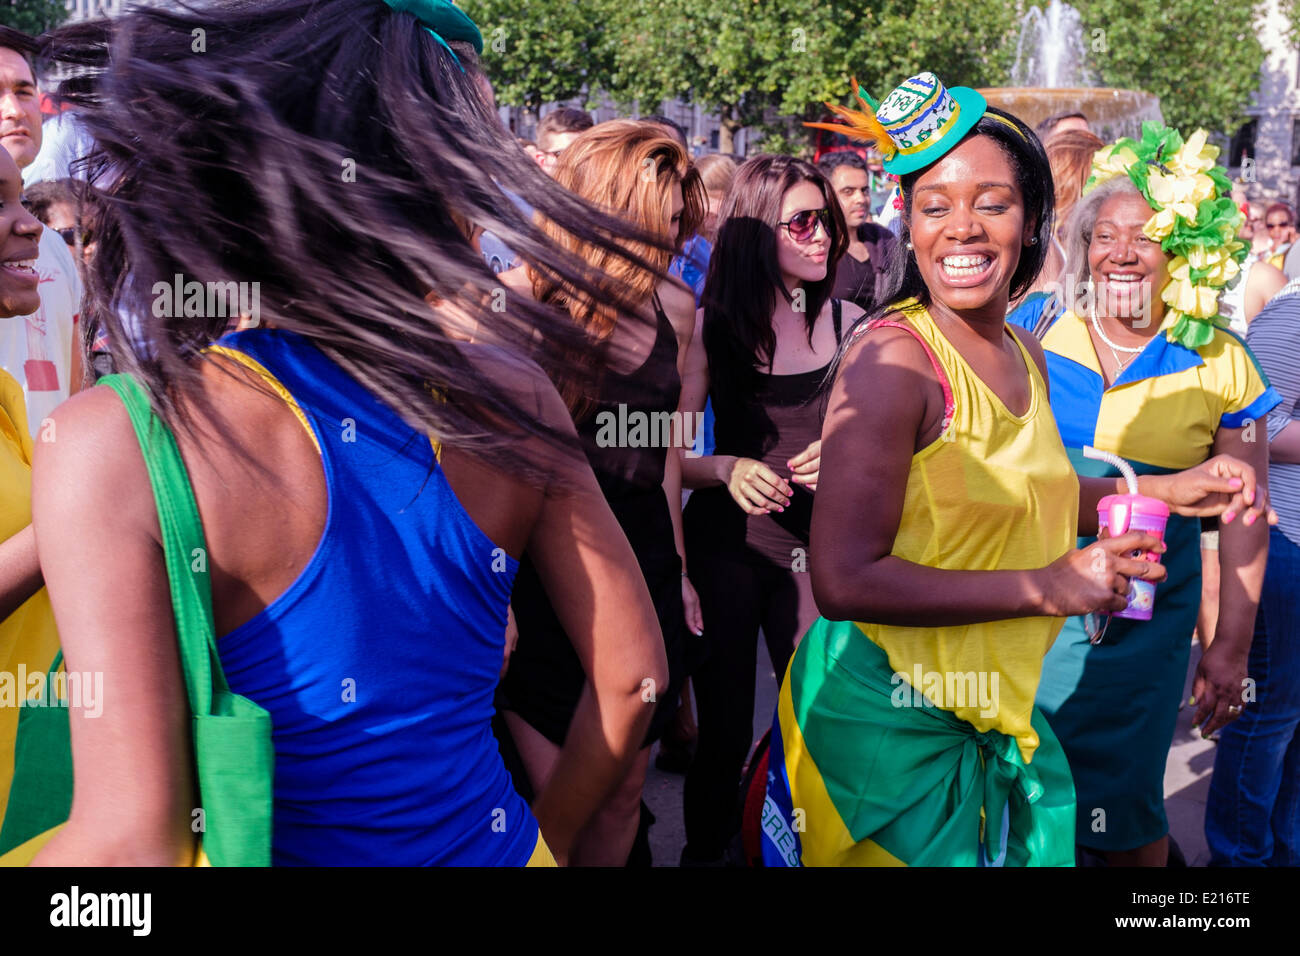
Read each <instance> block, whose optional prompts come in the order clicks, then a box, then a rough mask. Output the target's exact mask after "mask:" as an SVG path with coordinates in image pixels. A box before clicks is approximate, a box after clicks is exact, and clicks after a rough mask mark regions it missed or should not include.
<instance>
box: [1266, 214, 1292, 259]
mask: <svg viewBox="0 0 1300 956" xmlns="http://www.w3.org/2000/svg"><path fill="white" fill-rule="evenodd" d="M1264 228H1265V229H1267V230H1268V238H1269V241H1270V242H1272V243H1273V249H1274V251H1277V250H1280V249H1281V248H1282V247H1283V246H1285V245H1288V244H1289V243H1290V242H1291V241H1292V240H1293V239H1294V238H1295V222H1294V221H1293V219H1292V217H1291V216H1290V215H1288V214H1287V213H1286V212H1285V211H1283V210H1278V211H1277V212H1273V213H1270V214H1269V215H1268V216H1267V217H1266V218H1265V220H1264Z"/></svg>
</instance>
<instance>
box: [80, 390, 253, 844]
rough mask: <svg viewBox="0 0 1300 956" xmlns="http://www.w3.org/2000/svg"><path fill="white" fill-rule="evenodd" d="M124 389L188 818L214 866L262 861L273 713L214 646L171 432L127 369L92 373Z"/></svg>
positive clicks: (201, 543)
mask: <svg viewBox="0 0 1300 956" xmlns="http://www.w3.org/2000/svg"><path fill="white" fill-rule="evenodd" d="M99 384H100V385H107V386H109V387H110V388H112V389H113V390H114V391H115V392H117V394H118V395H119V396H120V397H121V399H122V403H123V404H124V405H125V406H126V410H127V414H128V415H129V416H130V418H131V424H132V426H133V427H134V428H135V434H136V438H137V439H138V440H139V442H140V451H141V452H142V453H143V455H144V462H145V465H146V467H147V468H148V470H149V482H150V484H151V485H152V487H153V494H154V500H155V502H156V503H157V506H158V525H159V528H160V529H161V532H162V542H163V553H164V556H165V558H166V562H167V577H168V579H169V581H170V584H171V595H172V610H173V612H174V613H175V617H176V636H177V640H178V646H179V650H180V659H181V666H182V668H183V670H184V672H185V689H186V693H187V695H188V697H189V702H190V712H191V714H192V715H193V736H194V761H195V767H196V769H197V771H198V779H199V798H200V801H201V803H202V806H200V807H196V808H194V812H193V814H192V825H193V828H194V830H195V832H198V833H201V834H202V844H203V851H204V853H205V854H206V856H207V858H208V859H209V860H210V861H211V862H212V863H213V864H214V865H216V866H269V865H270V862H271V804H272V782H273V768H274V750H273V747H272V742H271V717H270V714H268V713H267V712H266V711H265V710H264V709H263V708H261V707H260V706H258V705H257V704H255V703H253V702H252V701H251V700H249V699H248V698H246V697H241V696H239V695H238V694H233V693H231V691H230V687H229V686H228V685H227V683H226V675H225V672H224V671H223V670H222V668H221V658H220V657H219V656H218V654H217V641H216V632H215V629H214V626H213V617H212V585H211V576H210V574H209V572H208V552H207V543H206V540H205V539H204V536H203V523H202V521H201V520H200V518H199V509H198V505H197V503H196V502H195V500H194V490H193V488H192V487H191V486H190V479H189V474H188V472H187V471H186V470H185V462H184V460H183V459H182V458H181V454H180V449H179V448H177V446H176V438H175V436H174V435H173V434H172V432H171V429H169V428H168V427H167V425H166V423H165V422H164V421H163V420H162V419H160V418H159V417H158V416H157V415H156V414H155V413H154V411H153V408H152V406H151V405H150V402H149V397H148V395H147V394H146V393H145V391H144V390H143V389H142V388H141V387H140V385H139V384H138V383H137V382H136V381H135V379H133V378H131V377H130V376H128V375H107V376H104V377H103V378H101V379H100V380H99Z"/></svg>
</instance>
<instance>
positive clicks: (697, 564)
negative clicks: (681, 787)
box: [684, 554, 817, 861]
mask: <svg viewBox="0 0 1300 956" xmlns="http://www.w3.org/2000/svg"><path fill="white" fill-rule="evenodd" d="M689 561H690V564H689V567H690V569H691V584H693V585H694V586H695V590H696V592H697V593H698V594H699V596H700V609H701V611H702V613H703V615H704V642H705V653H706V657H705V659H704V662H703V663H702V664H700V665H699V666H698V667H696V668H695V670H694V671H693V672H692V675H691V683H692V684H693V685H694V689H695V703H696V708H697V710H698V716H697V722H698V724H699V731H700V736H699V742H698V743H697V745H696V750H695V759H694V761H693V762H692V763H691V769H690V772H689V773H688V774H687V775H686V788H685V793H684V801H685V808H684V809H685V817H686V852H685V856H686V857H687V858H689V859H691V860H697V861H706V860H714V859H717V858H718V857H720V856H722V855H723V853H724V852H725V851H726V848H727V845H728V844H729V843H730V841H731V839H732V837H733V836H734V835H735V834H736V832H737V831H738V829H739V826H740V821H739V818H738V815H737V791H738V787H739V785H740V775H741V771H742V770H743V769H744V765H745V757H746V756H747V755H748V754H749V748H750V746H751V744H752V743H753V740H754V672H755V670H756V668H757V666H758V633H759V629H760V628H761V629H762V632H763V636H764V637H765V638H766V640H767V651H768V654H769V656H770V657H771V660H772V669H773V670H774V671H775V672H776V677H777V680H778V681H780V680H781V679H783V678H784V676H785V669H786V667H787V666H788V665H789V663H790V656H791V654H793V652H794V645H795V642H796V641H797V640H798V639H799V638H800V637H802V636H803V633H804V631H806V630H807V629H808V628H809V627H810V626H811V625H812V623H813V621H815V620H816V619H817V608H816V606H815V605H814V604H813V597H812V584H811V582H810V580H809V576H808V572H807V571H792V570H790V569H789V568H782V567H773V566H764V565H755V564H747V563H744V562H742V561H733V560H728V559H725V558H718V557H715V556H713V555H704V554H701V555H698V556H696V555H691V556H690V558H689Z"/></svg>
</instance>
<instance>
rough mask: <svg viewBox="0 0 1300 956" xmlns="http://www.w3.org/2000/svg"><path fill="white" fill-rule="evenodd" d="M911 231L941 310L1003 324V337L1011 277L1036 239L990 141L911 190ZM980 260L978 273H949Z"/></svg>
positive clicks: (966, 148) (970, 147) (960, 152)
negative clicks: (955, 262) (953, 263)
mask: <svg viewBox="0 0 1300 956" xmlns="http://www.w3.org/2000/svg"><path fill="white" fill-rule="evenodd" d="M909 227H910V232H911V241H912V246H913V250H914V255H915V256H916V263H917V267H918V268H919V269H920V271H921V277H922V278H923V279H924V280H925V284H926V286H927V287H928V288H929V290H930V293H931V295H932V296H933V298H934V304H935V306H937V307H938V309H939V311H941V312H943V313H946V314H949V315H953V316H957V315H960V316H961V317H962V318H963V319H964V320H965V321H967V322H980V323H985V324H993V325H996V326H997V327H998V328H997V332H998V334H999V335H1000V334H1001V325H1002V319H1003V317H1004V316H1005V315H1006V311H1007V298H1008V287H1009V285H1010V282H1011V276H1012V275H1014V274H1015V271H1016V267H1017V266H1018V265H1019V264H1020V255H1021V251H1022V250H1023V248H1024V247H1025V245H1026V244H1027V243H1028V242H1029V240H1030V239H1031V238H1032V237H1033V234H1034V224H1033V223H1031V222H1027V221H1026V219H1025V209H1024V201H1023V199H1022V197H1021V195H1020V188H1019V187H1018V186H1017V185H1016V178H1015V171H1014V169H1013V168H1012V166H1011V161H1010V160H1009V159H1008V158H1007V156H1006V154H1005V153H1003V152H1002V149H1001V148H1000V147H999V146H998V145H997V143H995V142H994V141H993V140H991V139H989V138H988V137H986V136H977V137H975V138H973V139H968V140H967V141H966V142H964V143H962V144H961V145H960V146H958V147H957V148H956V149H954V150H953V151H952V152H951V153H949V154H948V155H947V156H945V157H944V158H943V160H942V161H941V162H939V163H936V164H935V165H934V166H933V167H931V168H930V169H929V170H927V171H926V172H925V173H924V174H923V175H922V176H921V177H920V179H918V180H917V182H916V186H915V188H914V189H913V191H912V207H911V210H910V217H909ZM953 256H967V257H972V256H973V257H978V258H980V259H981V260H982V262H981V263H980V265H979V267H978V270H977V271H974V272H969V274H962V273H955V272H954V271H953V269H951V268H945V267H944V260H945V258H948V257H953Z"/></svg>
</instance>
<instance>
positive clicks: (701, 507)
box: [685, 299, 841, 569]
mask: <svg viewBox="0 0 1300 956" xmlns="http://www.w3.org/2000/svg"><path fill="white" fill-rule="evenodd" d="M831 320H832V322H833V323H834V326H835V341H836V343H837V344H838V342H839V341H840V336H841V321H840V320H841V303H840V301H839V300H838V299H832V300H831ZM829 371H830V363H829V362H828V363H827V364H826V365H824V366H822V367H821V368H818V369H813V370H811V371H808V372H798V373H796V374H794V375H770V374H766V373H757V374H756V376H755V386H754V387H753V388H752V389H746V390H745V393H744V394H720V393H718V392H717V391H714V390H711V391H710V392H709V398H710V399H711V400H712V402H713V414H714V426H713V428H714V438H715V440H716V445H715V448H714V452H713V453H714V454H715V455H735V456H737V457H740V458H753V459H755V460H757V461H761V462H763V464H765V465H767V466H768V467H769V468H771V469H772V470H773V471H774V472H776V473H777V474H778V475H780V476H781V477H782V478H785V479H786V480H787V481H789V479H790V467H789V465H787V464H786V462H787V461H789V460H790V459H791V458H793V457H794V456H795V455H797V454H799V453H800V452H801V451H803V450H804V449H805V448H807V447H808V446H809V445H810V444H812V443H813V442H814V441H816V440H817V439H818V438H820V437H821V433H822V419H823V418H824V416H825V403H824V400H823V399H824V396H823V393H822V387H823V384H824V382H825V379H826V375H827V373H828V372H829ZM790 486H791V488H792V489H793V493H792V494H791V496H790V505H789V506H788V507H787V508H786V509H785V511H783V512H776V513H773V514H770V515H747V514H746V513H745V512H744V511H742V510H741V508H740V506H739V505H737V504H736V502H735V500H734V499H732V497H731V492H730V491H728V490H727V488H726V487H725V486H721V485H714V486H712V487H709V488H702V489H700V490H699V491H694V492H692V493H691V497H690V500H689V501H687V503H686V512H685V521H686V524H685V532H686V548H687V554H688V557H687V562H688V565H689V564H691V563H693V562H694V558H691V557H690V554H691V553H699V554H715V555H723V556H726V557H730V558H732V559H734V560H742V561H746V562H750V563H758V564H765V565H778V566H781V567H784V568H787V569H790V568H791V566H792V563H793V562H794V560H795V558H796V557H797V555H795V554H794V553H793V551H794V549H795V548H803V549H805V555H806V549H807V547H808V529H809V527H810V525H811V523H812V502H813V493H812V492H810V491H808V489H806V488H804V487H803V486H802V485H799V484H797V483H795V482H790Z"/></svg>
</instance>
